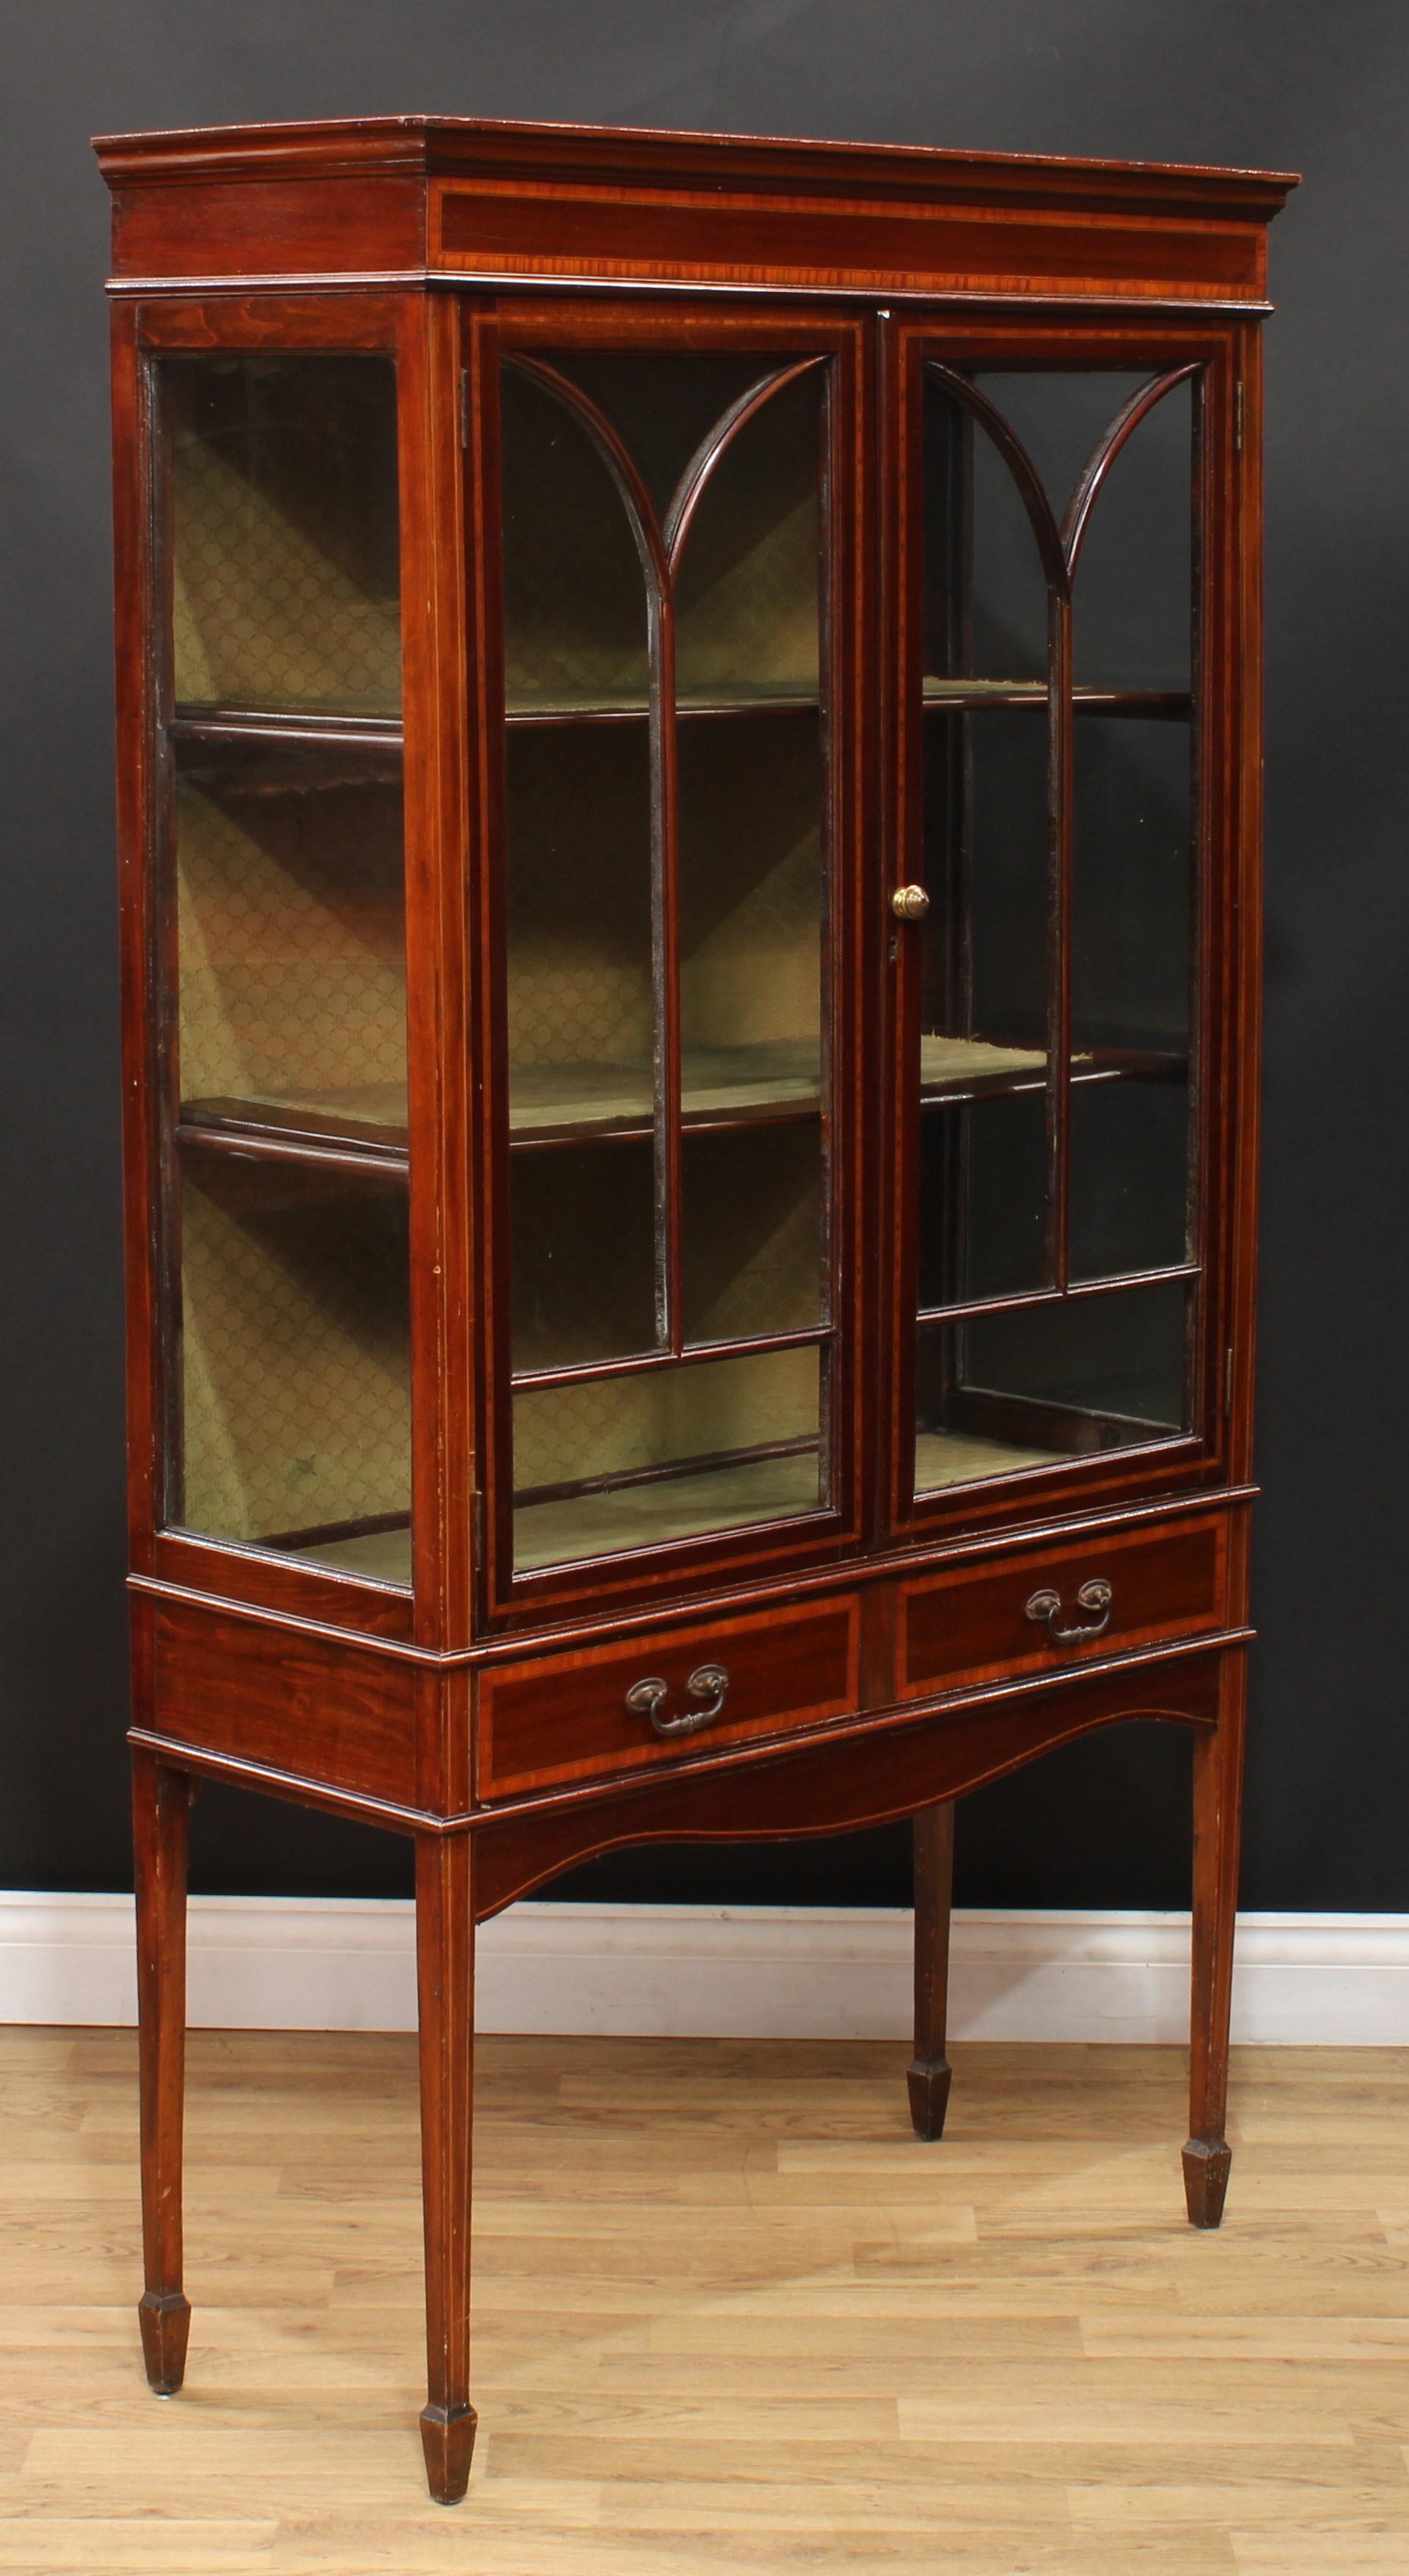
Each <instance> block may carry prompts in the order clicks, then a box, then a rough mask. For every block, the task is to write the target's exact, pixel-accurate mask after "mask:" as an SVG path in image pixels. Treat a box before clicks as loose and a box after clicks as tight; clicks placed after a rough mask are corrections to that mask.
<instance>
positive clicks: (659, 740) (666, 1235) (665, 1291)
mask: <svg viewBox="0 0 1409 2576" xmlns="http://www.w3.org/2000/svg"><path fill="white" fill-rule="evenodd" d="M504 363H505V366H506V368H510V369H512V370H513V371H515V372H516V373H518V374H519V375H521V376H523V377H525V378H526V379H527V380H528V381H529V382H531V383H532V384H534V385H535V386H537V388H538V389H539V390H540V391H541V392H543V393H544V394H546V395H548V396H549V397H550V398H551V400H553V401H554V402H556V403H557V404H559V405H560V406H561V408H562V409H563V410H564V412H566V413H567V414H568V415H569V416H570V417H571V418H572V419H573V421H574V422H575V423H576V425H577V427H578V428H579V429H580V430H581V431H582V433H583V434H584V436H585V437H586V438H587V439H588V441H589V442H590V444H591V445H592V447H593V448H594V449H595V451H596V453H597V455H598V456H599V458H600V459H601V461H602V463H603V464H604V465H605V467H606V469H607V472H608V474H609V476H610V477H611V481H612V483H613V485H614V486H615V489H616V492H617V495H618V498H619V500H620V502H621V506H622V509H623V512H624V514H625V517H626V520H627V523H628V526H629V528H630V531H631V536H632V540H633V543H634V545H635V548H636V552H637V555H638V557H639V560H640V565H641V572H642V578H643V582H644V586H645V597H646V619H647V651H648V666H649V683H648V694H647V708H646V713H647V716H648V721H649V727H650V772H651V889H652V894H651V916H652V918H651V945H652V990H653V1001H654V1039H653V1085H652V1088H653V1118H652V1128H653V1137H654V1192H655V1255H654V1258H655V1340H656V1354H655V1356H656V1359H657V1362H659V1361H669V1360H678V1359H680V1358H682V1357H683V1356H684V1353H685V1350H686V1346H687V1345H686V1331H685V1318H684V1299H683V1295H682V1277H683V1269H684V1245H683V1196H684V1193H683V1186H682V1174H681V1132H682V1099H681V1073H682V1063H681V1013H680V829H679V761H678V744H677V719H678V713H679V709H678V702H677V691H676V606H677V591H678V585H679V581H680V576H681V571H682V566H683V563H684V560H685V556H686V551H687V547H688V544H689V539H690V536H691V534H692V531H693V529H694V527H695V525H696V523H697V520H698V517H699V512H700V508H701V505H702V503H703V502H704V500H705V498H706V495H707V493H708V490H709V487H710V484H711V482H712V480H713V478H714V477H715V475H716V474H717V472H718V470H719V468H720V466H721V465H722V464H723V462H724V460H725V459H726V457H727V456H728V455H729V453H730V451H731V449H732V448H733V447H734V445H735V443H736V441H737V440H738V439H739V438H740V437H741V436H742V434H743V433H744V432H745V431H746V430H747V429H748V428H749V426H750V425H751V424H752V423H753V422H754V421H755V420H756V419H757V417H758V415H759V414H760V412H762V411H763V409H764V408H765V406H766V405H767V404H769V403H770V402H772V401H773V400H775V399H776V397H777V396H778V395H779V394H781V393H782V392H784V391H785V389H786V388H787V387H788V386H790V385H792V384H794V383H796V382H797V381H798V380H799V379H800V378H801V377H803V376H805V375H807V374H809V373H811V372H813V371H814V370H815V369H817V368H819V367H820V366H822V365H823V364H824V363H825V361H824V360H823V359H822V358H820V357H816V356H809V357H806V358H803V359H800V360H797V361H795V362H794V363H793V364H791V365H787V366H782V367H773V368H770V369H769V370H768V371H767V372H766V373H765V374H763V375H761V376H759V377H758V378H756V379H755V381H754V382H753V383H751V384H750V385H748V386H746V387H745V389H744V390H743V392H742V393H741V394H740V395H739V396H738V397H737V398H736V399H735V400H734V401H733V402H732V403H730V404H729V405H728V407H727V408H726V410H725V411H724V412H723V413H722V414H721V416H720V417H719V418H718V419H717V420H716V421H715V422H714V423H713V424H712V426H711V428H710V429H709V431H708V432H707V434H706V435H705V437H704V438H703V439H702V440H701V441H700V443H699V445H698V447H697V448H696V449H695V451H694V453H693V455H692V456H691V457H690V459H689V461H688V463H687V464H686V466H685V468H684V471H683V473H682V474H681V475H680V477H679V480H678V482H677V484H676V487H675V489H674V491H673V493H672V495H671V498H670V501H669V503H668V505H667V507H666V510H665V512H664V514H663V516H658V515H657V512H656V510H655V508H654V506H653V504H652V501H651V497H650V494H649V492H648V491H647V488H646V485H645V482H644V479H643V477H642V475H641V474H640V472H639V470H638V468H637V466H636V463H635V461H634V459H633V457H632V455H631V452H630V449H629V448H628V447H627V445H626V443H625V441H624V440H623V438H622V437H621V435H620V434H619V432H618V430H617V429H616V428H615V426H614V425H613V423H612V422H611V421H610V420H609V419H608V417H607V415H606V413H605V412H604V411H603V410H602V409H601V407H600V406H599V405H598V404H597V403H596V402H594V401H593V400H592V398H591V396H590V395H589V394H588V393H587V392H586V391H585V390H584V389H583V388H582V387H581V386H580V385H578V384H576V383H575V382H574V381H573V380H572V379H571V378H570V377H569V376H567V375H565V374H564V373H562V372H561V371H560V370H559V369H558V368H556V367H554V366H553V365H551V364H550V363H548V362H547V361H545V360H543V359H540V358H537V357H533V356H530V355H528V354H527V353H525V352H514V353H512V354H508V353H506V356H505V361H504ZM820 1337H821V1336H820V1334H819V1335H818V1336H816V1338H820ZM767 1338H768V1339H770V1340H771V1339H774V1338H777V1339H778V1340H779V1341H780V1342H781V1341H783V1340H785V1339H795V1338H798V1337H796V1336H781V1335H780V1336H777V1337H773V1336H769V1337H767ZM807 1338H813V1336H808V1337H807ZM690 1347H691V1348H692V1349H694V1350H698V1349H699V1348H700V1347H701V1345H700V1344H699V1343H698V1342H695V1343H692V1344H691V1346H690ZM641 1364H643V1363H642V1362H638V1363H637V1365H638V1366H639V1365H641ZM616 1365H617V1366H620V1365H621V1364H620V1363H617V1364H616ZM627 1365H630V1364H629V1363H628V1364H627ZM579 1373H581V1372H578V1371H576V1370H572V1371H566V1370H565V1371H563V1372H560V1373H559V1372H534V1375H535V1377H536V1379H537V1381H538V1382H539V1383H545V1382H546V1381H547V1379H548V1378H549V1377H550V1376H552V1375H555V1374H561V1375H562V1376H563V1377H567V1376H569V1375H571V1376H576V1375H578V1374H579Z"/></svg>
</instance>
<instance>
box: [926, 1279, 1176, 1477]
mask: <svg viewBox="0 0 1409 2576" xmlns="http://www.w3.org/2000/svg"><path fill="white" fill-rule="evenodd" d="M1186 1317H1187V1291H1186V1288H1185V1285H1184V1283H1183V1281H1181V1280H1170V1281H1162V1282H1161V1283H1160V1284H1159V1285H1157V1286H1153V1287H1148V1288H1127V1289H1117V1290H1114V1291H1113V1292H1112V1293H1111V1294H1110V1295H1108V1296H1101V1297H1081V1298H1073V1299H1071V1300H1069V1301H1068V1300H1063V1301H1057V1300H1055V1299H1054V1300H1053V1301H1052V1302H1051V1303H1050V1304H1043V1305H1039V1306H1025V1307H1024V1306H1019V1307H1014V1308H1013V1309H1012V1310H1011V1312H1009V1313H1007V1314H998V1315H980V1316H976V1317H975V1318H974V1319H973V1321H972V1322H971V1323H966V1324H948V1325H932V1326H929V1327H927V1328H922V1330H921V1334H920V1344H919V1369H918V1385H917V1392H918V1408H919V1431H918V1435H917V1438H916V1442H915V1486H916V1491H917V1492H921V1493H929V1492H934V1491H937V1490H938V1489H940V1488H942V1487H943V1486H946V1485H958V1484H968V1483H970V1482H972V1481H973V1480H974V1479H975V1478H978V1477H990V1476H1002V1475H1014V1474H1017V1473H1018V1472H1019V1471H1020V1470H1021V1469H1023V1468H1030V1467H1046V1466H1051V1465H1054V1464H1055V1463H1056V1462H1057V1461H1058V1460H1060V1459H1063V1458H1072V1457H1084V1456H1086V1455H1088V1454H1089V1453H1091V1452H1093V1451H1097V1450H1104V1449H1120V1448H1126V1447H1129V1446H1132V1445H1136V1444H1139V1443H1141V1442H1143V1441H1148V1440H1160V1439H1167V1438H1168V1437H1169V1436H1170V1433H1171V1432H1174V1431H1178V1430H1179V1429H1181V1428H1182V1427H1183V1424H1184V1421H1185V1409H1184V1379H1185V1350H1186V1341H1187V1325H1186Z"/></svg>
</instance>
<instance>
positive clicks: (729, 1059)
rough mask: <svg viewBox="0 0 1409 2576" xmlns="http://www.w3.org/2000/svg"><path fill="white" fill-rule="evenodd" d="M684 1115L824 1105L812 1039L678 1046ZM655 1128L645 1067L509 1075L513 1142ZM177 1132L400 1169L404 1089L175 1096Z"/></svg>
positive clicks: (726, 1118)
mask: <svg viewBox="0 0 1409 2576" xmlns="http://www.w3.org/2000/svg"><path fill="white" fill-rule="evenodd" d="M681 1071H682V1081H681V1120H682V1125H684V1126H685V1127H686V1128H688V1129H690V1130H692V1131H699V1130H703V1129H710V1130H717V1129H720V1128H731V1127H752V1126H756V1125H758V1124H759V1123H764V1124H776V1123H778V1122H779V1121H782V1120H789V1119H794V1118H815V1117H817V1116H818V1114H819V1112H820V1108H821V1091H820V1078H819V1071H818V1049H817V1044H816V1041H815V1039H807V1038H777V1039H772V1040H765V1041H762V1042H760V1043H758V1044H755V1045H753V1046H734V1047H695V1048H687V1049H686V1052H685V1056H684V1060H683V1064H682V1068H681ZM652 1132H653V1090H652V1075H651V1068H650V1066H649V1065H639V1066H637V1065H624V1064H566V1065H563V1064H556V1065H528V1066H520V1067H516V1068H515V1069H514V1070H513V1071H512V1072H511V1073H510V1076H509V1133H510V1142H511V1143H512V1144H513V1145H514V1146H543V1145H559V1144H587V1143H592V1142H596V1141H602V1142H610V1141H617V1142H621V1141H626V1140H629V1139H631V1138H633V1137H642V1136H649V1135H651V1134H652ZM177 1135H178V1139H179V1140H180V1141H181V1142H182V1143H184V1144H187V1145H191V1146H196V1147H204V1148H208V1149H213V1150H215V1151H221V1150H223V1151H227V1152H233V1153H241V1152H245V1153H247V1152H249V1151H250V1150H251V1148H254V1149H255V1150H259V1149H263V1150H265V1151H269V1152H277V1153H279V1154H280V1155H281V1156H283V1157H285V1158H288V1157H293V1158H295V1159H297V1158H299V1157H302V1158H304V1159H306V1160H308V1161H310V1162H318V1163H322V1162H325V1161H327V1160H328V1159H330V1158H334V1157H335V1158H336V1159H337V1160H338V1161H340V1162H344V1163H347V1162H351V1161H353V1160H357V1161H362V1162H373V1161H375V1162H376V1163H378V1164H380V1165H382V1166H388V1165H389V1166H391V1167H393V1168H399V1169H400V1170H401V1171H403V1172H404V1171H405V1168H406V1159H407V1122H406V1086H405V1084H404V1083H398V1082H374V1083H365V1084H361V1085H359V1086H356V1087H354V1088H352V1089H348V1090H342V1091H298V1092H277V1093H276V1092H267V1093H262V1092H261V1093H248V1094H245V1095H244V1096H242V1097H240V1098H232V1097H226V1098H218V1099H210V1100H188V1101H186V1102H184V1103H183V1105H182V1111H181V1122H180V1126H179V1127H178V1129H177Z"/></svg>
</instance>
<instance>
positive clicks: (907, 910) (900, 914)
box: [890, 885, 930, 921]
mask: <svg viewBox="0 0 1409 2576" xmlns="http://www.w3.org/2000/svg"><path fill="white" fill-rule="evenodd" d="M890 908H891V911H892V912H893V913H894V915H895V917H896V920H897V921H923V920H924V917H925V915H926V913H927V912H928V911H929V908H930V899H929V896H928V895H927V894H926V892H925V889H924V887H923V886H916V885H910V886H897V887H896V889H895V892H894V894H893V895H892V896H891V899H890Z"/></svg>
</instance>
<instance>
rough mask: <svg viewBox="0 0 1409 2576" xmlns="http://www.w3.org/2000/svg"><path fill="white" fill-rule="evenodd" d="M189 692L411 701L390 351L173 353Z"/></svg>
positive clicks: (358, 707) (365, 703)
mask: <svg viewBox="0 0 1409 2576" xmlns="http://www.w3.org/2000/svg"><path fill="white" fill-rule="evenodd" d="M163 372H164V376H165V380H166V388H167V400H168V418H169V423H170V437H171V504H172V659H173V675H174V689H173V694H174V696H175V699H176V702H177V705H178V706H180V705H182V704H187V705H212V704H215V705H227V706H242V707H270V708H278V707H305V708H311V707H318V708H323V709H331V710H337V711H339V712H343V713H377V712H387V713H390V712H393V711H394V710H395V709H396V708H397V707H398V706H399V705H400V703H401V611H400V600H399V580H398V566H399V537H398V526H397V480H396V379H395V370H394V367H393V364H392V361H391V360H390V359H389V358H372V357H358V358H289V357H279V356H271V357H259V358H244V357H229V358H199V359H194V358H193V359H173V360H171V361H170V362H169V363H168V364H167V366H166V367H165V369H164V370H163Z"/></svg>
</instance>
